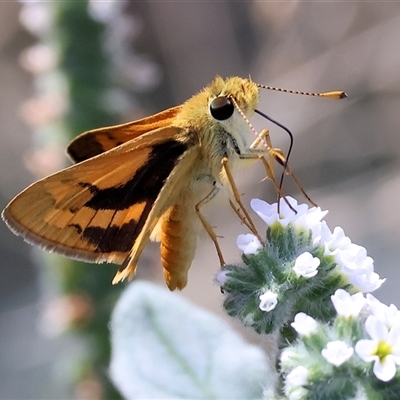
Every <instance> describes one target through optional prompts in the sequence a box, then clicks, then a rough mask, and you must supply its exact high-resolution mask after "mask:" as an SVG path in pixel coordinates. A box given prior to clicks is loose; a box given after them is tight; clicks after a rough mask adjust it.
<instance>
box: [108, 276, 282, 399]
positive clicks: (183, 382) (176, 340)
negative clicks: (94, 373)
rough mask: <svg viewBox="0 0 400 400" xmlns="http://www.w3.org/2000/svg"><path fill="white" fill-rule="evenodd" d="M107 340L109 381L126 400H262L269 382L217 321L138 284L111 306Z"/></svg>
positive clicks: (252, 353)
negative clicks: (109, 360)
mask: <svg viewBox="0 0 400 400" xmlns="http://www.w3.org/2000/svg"><path fill="white" fill-rule="evenodd" d="M111 341H112V343H111V344H112V358H111V365H110V375H111V378H112V380H113V382H114V384H115V385H116V387H117V388H118V389H119V390H120V391H121V393H122V395H123V396H125V397H126V398H128V399H144V398H145V399H261V398H262V389H263V387H265V386H266V385H267V383H268V382H267V381H268V380H270V381H271V380H272V379H273V378H272V376H274V375H273V373H272V372H271V371H269V369H268V366H267V360H266V356H265V355H264V353H263V352H262V351H261V350H260V349H259V348H257V347H256V346H253V345H250V344H248V343H246V342H245V341H244V340H243V339H242V338H241V337H240V336H239V335H238V334H236V333H235V332H233V330H232V329H231V328H230V327H229V325H228V324H226V323H225V322H224V321H223V320H222V319H220V318H218V317H216V316H214V315H212V314H210V313H208V312H206V311H204V310H202V309H200V308H198V307H196V306H194V305H192V304H190V303H189V302H188V301H187V300H185V299H184V298H183V297H182V296H181V295H179V294H177V293H171V292H169V291H167V290H166V289H164V288H161V287H159V286H156V285H154V284H150V283H146V282H143V281H136V282H134V283H132V284H130V285H129V286H128V287H127V289H126V290H125V292H124V293H123V294H122V296H121V298H120V300H119V301H118V303H117V305H116V307H115V310H114V312H113V315H112V320H111ZM270 384H271V382H270Z"/></svg>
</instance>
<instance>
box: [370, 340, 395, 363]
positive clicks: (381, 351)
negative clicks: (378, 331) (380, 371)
mask: <svg viewBox="0 0 400 400" xmlns="http://www.w3.org/2000/svg"><path fill="white" fill-rule="evenodd" d="M374 354H376V355H377V356H378V357H379V359H380V361H381V363H383V362H385V358H386V356H388V355H389V354H392V346H391V345H390V344H389V343H387V342H383V341H379V342H378V346H377V348H376V350H375V352H374Z"/></svg>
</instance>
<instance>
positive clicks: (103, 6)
mask: <svg viewBox="0 0 400 400" xmlns="http://www.w3.org/2000/svg"><path fill="white" fill-rule="evenodd" d="M399 39H400V6H399V4H397V3H390V2H386V3H382V2H379V3H378V2H376V3H371V2H364V3H363V2H347V3H343V2H340V3H339V2H337V3H334V2H318V3H315V2H304V3H303V2H301V1H299V2H296V1H293V2H278V3H271V2H255V1H254V2H253V1H246V2H236V1H224V2H202V1H193V2H192V1H188V2H152V1H141V2H136V1H135V2H112V1H110V2H96V1H91V2H86V1H80V2H73V1H70V2H68V1H66V2H56V1H55V2H25V3H19V2H16V1H15V2H1V3H0V87H1V92H0V121H1V129H0V135H1V136H0V208H1V209H2V208H3V207H4V206H5V205H6V204H7V202H8V201H9V200H10V199H11V198H12V197H13V196H14V195H15V194H16V193H17V192H19V191H20V190H22V189H23V188H24V187H26V186H27V185H28V184H29V183H31V182H32V181H33V180H35V179H37V178H39V177H42V176H44V175H46V174H49V173H51V172H53V171H55V170H57V169H59V168H61V167H63V166H64V165H68V161H67V158H66V156H65V155H64V147H65V145H66V143H67V142H68V141H69V140H70V139H71V138H72V137H73V136H74V135H77V134H79V133H81V132H82V131H84V130H86V129H90V128H96V127H100V126H104V125H107V124H114V123H118V122H126V121H129V120H133V119H136V118H139V117H143V116H146V115H149V114H151V113H154V112H156V111H160V110H161V109H164V108H168V107H171V106H173V105H176V104H179V103H182V102H183V101H184V100H186V99H187V98H189V97H190V96H191V95H193V94H195V93H196V92H198V91H199V90H200V89H201V88H202V87H203V86H205V85H207V84H208V83H209V82H210V81H211V80H212V79H213V77H214V76H215V75H217V74H219V75H222V76H229V75H239V76H243V77H247V76H248V75H251V77H252V79H253V80H255V81H256V82H259V83H263V84H266V85H271V86H278V87H283V88H287V89H292V90H304V91H327V90H335V89H341V90H345V91H346V92H347V93H348V95H349V99H348V100H342V101H331V100H324V99H316V98H311V97H302V96H294V95H288V94H281V93H275V92H269V91H264V92H263V93H262V99H261V104H260V106H259V109H260V110H261V111H263V112H265V113H266V114H267V115H269V116H271V117H272V118H274V119H276V120H278V121H279V122H280V123H282V124H284V125H285V126H287V127H288V128H289V129H291V131H292V132H293V134H294V136H295V143H294V150H293V153H292V157H291V165H292V168H293V170H294V171H295V173H296V175H297V177H298V178H299V180H300V182H301V183H302V185H303V187H304V188H305V189H306V191H307V192H308V194H309V195H310V196H311V198H312V199H313V200H314V201H315V202H316V203H318V205H320V206H321V207H322V208H323V209H328V210H329V214H328V216H327V218H326V219H327V221H328V224H329V226H330V227H331V229H333V228H334V227H335V226H337V225H339V226H341V227H343V228H344V230H345V232H346V234H347V235H348V236H349V237H350V238H351V240H352V241H353V242H354V243H357V244H359V245H362V246H364V247H366V249H367V251H368V254H369V255H370V256H371V257H373V258H374V260H375V269H376V271H377V272H378V273H379V274H380V275H381V277H386V278H387V281H386V283H385V284H384V286H383V288H382V289H381V290H379V291H378V292H377V293H376V294H375V295H376V296H377V297H378V298H379V299H381V300H382V301H384V302H386V303H391V302H393V303H395V304H397V305H398V306H399V305H400V294H399V290H398V280H399V262H398V258H399V254H400V250H399V243H400V240H399V239H400V237H399V236H400V235H399V226H400V210H399V201H398V199H397V196H398V195H399V194H400V174H399V173H398V170H399V156H400V135H399V127H400V51H399V46H398V43H399ZM254 125H255V126H256V127H257V128H258V129H262V128H264V127H268V128H269V129H270V131H271V137H272V141H273V144H274V145H275V146H276V147H280V148H282V149H283V150H284V151H285V150H286V149H287V146H288V137H287V135H286V133H285V132H284V131H282V130H280V129H279V128H278V127H276V126H273V125H271V124H270V123H269V122H268V121H266V120H262V119H260V118H255V120H254ZM263 177H264V173H263V169H262V168H261V166H255V167H254V168H252V169H248V170H245V171H243V173H242V176H241V177H240V178H239V179H238V184H239V186H240V190H241V192H243V193H244V202H245V203H248V201H249V200H250V199H251V198H253V197H261V198H263V199H266V200H269V201H274V200H275V193H274V191H273V188H272V185H271V184H270V183H268V182H261V180H262V179H263ZM285 192H286V193H288V194H291V195H292V196H294V197H296V198H297V199H298V200H299V201H300V202H303V201H305V199H303V198H302V196H301V195H300V194H299V193H298V191H297V189H296V188H295V186H293V185H292V184H291V182H290V179H287V180H286V181H285ZM204 212H205V214H206V215H207V216H208V218H209V220H210V221H211V222H212V224H213V225H215V226H217V228H216V230H217V233H218V234H220V235H223V236H224V239H222V240H221V246H222V249H223V252H224V255H225V257H226V261H228V262H233V261H238V260H239V258H240V252H239V251H238V250H237V248H236V245H235V240H236V236H237V235H238V234H239V233H246V230H245V228H244V227H243V226H241V225H240V223H239V222H238V221H237V219H236V218H235V217H233V215H232V213H231V211H230V210H229V208H228V206H227V203H226V202H225V201H224V200H222V199H218V200H217V199H215V201H214V200H213V202H212V204H208V205H207V206H206V207H205V210H204ZM258 226H259V227H260V229H261V228H262V223H259V225H258ZM0 235H1V241H0V260H1V261H0V262H1V268H0V360H1V364H0V398H1V399H6V398H7V399H21V398H25V399H28V398H29V399H39V398H40V399H45V398H85V399H89V398H90V399H100V398H117V397H118V395H117V393H115V392H114V391H113V389H112V387H110V386H109V385H108V383H107V382H106V376H107V360H108V352H109V349H108V347H107V339H108V337H107V321H108V317H109V312H110V311H111V309H112V305H113V302H114V301H115V300H116V298H117V297H118V295H119V293H120V290H121V289H122V288H123V285H120V287H112V286H111V285H110V284H109V282H110V281H111V279H112V277H113V275H114V273H115V268H114V267H113V266H107V265H95V266H83V265H82V264H77V263H69V261H66V260H65V259H61V258H56V257H48V256H45V255H44V253H43V252H41V251H37V250H34V249H33V248H32V247H31V246H28V245H27V244H25V243H24V242H23V241H22V239H21V238H17V237H15V236H14V235H12V234H11V232H9V231H8V229H7V228H6V226H5V225H4V224H3V223H1V224H0ZM217 268H218V259H217V257H216V254H215V251H214V249H213V245H212V243H211V242H210V240H209V238H208V237H207V236H206V234H202V235H201V236H200V240H199V247H198V250H197V257H196V259H195V261H194V263H193V265H192V267H191V270H190V274H189V283H188V286H187V288H186V289H185V290H184V291H183V295H184V296H186V297H188V298H190V299H191V300H192V301H193V302H195V303H197V304H199V305H201V306H202V307H205V308H207V309H209V310H212V311H213V312H216V313H218V314H221V315H222V312H221V310H220V304H221V301H222V300H221V294H220V291H219V288H218V287H217V286H215V285H214V284H213V276H214V274H215V271H216V270H217ZM138 277H139V278H145V279H153V280H156V281H160V282H161V281H162V272H161V268H160V261H159V253H158V246H157V245H154V244H150V245H149V246H148V247H147V249H146V251H145V254H144V255H143V257H142V259H141V262H140V263H139V271H138ZM224 318H225V317H224ZM226 319H227V320H228V318H226ZM229 321H230V320H229ZM230 323H232V324H233V325H234V326H236V327H237V325H236V324H235V322H234V321H230ZM238 328H239V327H238ZM250 340H252V341H254V342H255V343H259V344H263V342H264V339H261V338H257V337H254V336H253V337H250Z"/></svg>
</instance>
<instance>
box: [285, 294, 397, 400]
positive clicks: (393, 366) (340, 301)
mask: <svg viewBox="0 0 400 400" xmlns="http://www.w3.org/2000/svg"><path fill="white" fill-rule="evenodd" d="M331 299H332V303H333V305H334V307H335V310H336V312H337V315H338V318H342V319H344V320H345V322H346V320H347V322H349V323H351V320H352V319H353V320H354V319H357V318H359V316H360V315H364V316H365V314H366V315H368V316H367V318H366V319H365V323H364V330H365V332H366V334H367V335H368V336H369V338H367V339H365V338H359V339H358V340H357V341H356V343H355V345H354V346H353V345H352V343H351V341H352V340H353V338H352V337H351V336H350V335H349V337H342V338H341V339H340V340H339V339H335V340H331V341H329V342H327V343H326V344H325V347H324V348H323V349H322V351H321V356H322V357H323V359H325V360H326V362H327V363H328V364H330V365H333V366H334V367H340V366H341V365H343V364H344V363H346V362H348V361H351V360H352V357H353V358H354V357H358V359H359V360H360V359H361V360H362V361H364V362H366V363H370V362H373V363H374V365H373V373H374V375H375V376H376V378H377V379H379V380H380V381H383V382H388V381H390V380H392V379H393V378H394V376H395V375H396V372H397V367H398V366H399V365H400V311H399V310H398V309H397V307H395V306H394V305H393V304H391V305H390V306H387V305H385V304H383V303H381V302H380V301H379V300H377V299H376V298H375V297H374V296H372V295H371V294H367V295H366V297H364V295H363V294H362V293H356V294H353V295H350V294H349V293H348V292H346V291H345V290H343V289H338V290H337V291H336V292H335V294H334V295H333V296H331ZM291 325H292V327H293V328H294V329H295V330H296V332H297V333H298V334H299V336H300V337H303V338H305V337H310V336H311V335H313V334H318V330H319V329H322V328H321V325H320V324H319V323H318V322H317V321H316V320H314V319H313V318H312V317H310V316H308V315H307V314H305V313H299V314H297V315H296V317H295V319H294V322H293V323H292V324H291ZM294 360H296V350H295V349H294V348H291V347H289V348H287V349H285V350H284V351H283V353H282V355H281V362H282V365H283V368H287V367H288V366H291V368H289V369H290V372H289V373H288V374H287V375H286V379H285V387H286V394H287V396H288V398H289V399H291V398H296V396H297V395H299V393H303V391H304V386H306V385H307V384H308V383H310V382H308V376H309V375H310V373H311V371H310V368H307V367H306V366H304V365H299V366H295V364H293V363H292V362H293V361H294ZM359 362H360V361H358V365H359ZM300 364H301V363H300ZM355 364H356V363H355ZM293 366H295V367H294V368H293ZM320 369H321V370H326V368H325V367H323V366H320ZM363 369H364V368H363ZM300 378H301V379H300ZM299 386H301V387H299ZM300 398H301V397H300Z"/></svg>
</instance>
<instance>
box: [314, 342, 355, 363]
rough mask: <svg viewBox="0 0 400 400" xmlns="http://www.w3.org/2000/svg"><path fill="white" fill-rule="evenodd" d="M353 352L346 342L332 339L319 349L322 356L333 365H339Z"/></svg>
mask: <svg viewBox="0 0 400 400" xmlns="http://www.w3.org/2000/svg"><path fill="white" fill-rule="evenodd" d="M353 353H354V350H353V348H352V347H350V346H348V345H347V343H345V342H343V341H342V340H333V341H332V342H328V343H327V344H326V346H325V348H324V349H322V350H321V354H322V356H323V357H324V358H325V360H326V361H328V362H329V363H330V364H333V365H334V366H335V367H339V366H341V365H342V364H343V363H344V362H346V361H347V360H348V359H349V358H350V357H351V356H352V355H353Z"/></svg>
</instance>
